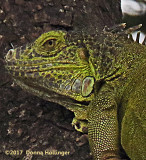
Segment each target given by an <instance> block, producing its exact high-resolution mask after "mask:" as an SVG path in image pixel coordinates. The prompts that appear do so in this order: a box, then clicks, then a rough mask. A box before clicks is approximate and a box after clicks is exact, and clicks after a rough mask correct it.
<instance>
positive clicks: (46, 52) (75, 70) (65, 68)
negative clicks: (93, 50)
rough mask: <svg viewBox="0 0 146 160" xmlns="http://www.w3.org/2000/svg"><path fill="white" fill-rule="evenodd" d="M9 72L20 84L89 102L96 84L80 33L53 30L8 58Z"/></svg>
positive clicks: (16, 50) (10, 51) (9, 52)
mask: <svg viewBox="0 0 146 160" xmlns="http://www.w3.org/2000/svg"><path fill="white" fill-rule="evenodd" d="M6 62H7V69H8V70H9V72H10V73H11V74H12V75H13V77H14V79H15V81H16V82H19V85H20V86H21V84H25V85H26V86H28V87H27V88H29V86H30V87H31V88H35V89H36V90H38V91H42V92H44V91H45V92H46V93H47V92H48V93H49V92H50V91H52V92H53V93H54V92H55V93H57V94H60V95H64V96H69V97H70V98H73V99H75V100H77V101H89V100H90V99H91V96H92V94H91V93H92V90H93V85H94V77H93V70H92V69H91V67H90V66H91V64H90V62H89V55H88V51H87V49H86V47H85V46H84V45H83V41H82V39H81V37H80V35H78V34H68V33H67V32H65V31H50V32H48V33H44V34H42V35H41V36H40V37H39V38H38V39H37V40H36V41H34V42H33V43H31V44H28V45H26V46H21V47H19V48H16V49H11V50H9V51H8V53H7V55H6Z"/></svg>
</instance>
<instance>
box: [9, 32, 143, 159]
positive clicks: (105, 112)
mask: <svg viewBox="0 0 146 160" xmlns="http://www.w3.org/2000/svg"><path fill="white" fill-rule="evenodd" d="M6 61H7V68H8V70H9V71H10V72H11V73H12V75H13V77H14V79H15V81H16V83H17V84H19V85H20V86H21V87H22V88H24V89H26V90H28V91H29V92H31V93H33V94H35V95H37V96H39V97H42V98H43V99H46V100H48V101H52V102H56V103H59V104H61V105H63V106H65V107H66V108H67V109H69V110H71V111H73V112H74V113H75V119H74V120H73V124H74V125H76V123H78V122H79V123H80V124H81V127H80V128H78V127H77V126H75V127H76V129H77V130H79V131H80V130H82V129H83V128H84V127H86V124H87V126H88V135H89V143H90V147H91V151H92V154H93V157H94V159H95V160H101V159H103V160H104V159H108V160H116V159H120V145H122V147H123V148H124V150H125V151H126V153H127V155H128V156H129V157H130V158H131V159H132V160H144V159H146V139H145V136H146V116H145V115H146V46H144V45H141V44H138V43H136V42H133V41H131V40H130V39H128V38H127V35H126V36H125V35H124V33H123V34H122V33H119V34H117V33H112V32H106V31H103V32H98V31H96V32H95V33H93V34H90V35H89V34H88V33H84V32H78V33H74V32H68V33H67V32H65V31H50V32H48V33H44V34H42V35H41V36H40V37H39V38H38V39H37V40H36V41H35V42H34V43H32V44H31V45H26V46H25V47H20V48H16V49H15V50H10V51H9V52H8V54H7V55H6ZM87 121H88V123H86V122H87ZM82 125H83V126H82Z"/></svg>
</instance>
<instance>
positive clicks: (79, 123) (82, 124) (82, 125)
mask: <svg viewBox="0 0 146 160" xmlns="http://www.w3.org/2000/svg"><path fill="white" fill-rule="evenodd" d="M87 123H88V122H87V121H83V120H78V119H77V118H74V119H73V120H72V126H74V128H75V129H76V130H77V131H79V132H83V133H88V127H87Z"/></svg>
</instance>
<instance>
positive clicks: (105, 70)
mask: <svg viewBox="0 0 146 160" xmlns="http://www.w3.org/2000/svg"><path fill="white" fill-rule="evenodd" d="M84 43H85V46H86V47H87V50H88V51H89V55H90V56H89V57H90V58H89V64H90V67H91V70H92V72H93V75H94V77H95V79H96V80H97V81H101V80H105V81H107V80H108V81H109V80H110V81H111V80H113V79H115V78H118V77H120V76H122V75H123V74H127V73H128V70H129V71H130V70H131V69H133V68H136V67H137V65H138V64H139V63H140V61H141V60H142V59H143V58H142V57H143V56H144V54H143V53H144V51H146V46H144V45H141V44H138V43H137V42H134V41H133V40H131V39H128V37H127V35H126V36H120V35H117V34H112V33H110V32H106V33H104V32H103V33H97V34H95V35H88V38H87V37H85V38H84Z"/></svg>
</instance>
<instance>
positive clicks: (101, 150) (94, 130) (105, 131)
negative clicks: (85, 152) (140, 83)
mask: <svg viewBox="0 0 146 160" xmlns="http://www.w3.org/2000/svg"><path fill="white" fill-rule="evenodd" d="M88 136H89V144H90V147H91V152H92V155H93V157H94V160H106V159H108V160H119V159H120V157H119V137H118V136H119V133H118V120H117V104H116V102H115V98H114V94H113V90H112V89H110V88H109V87H107V86H103V88H102V89H101V90H100V91H99V93H98V94H97V95H95V97H94V100H93V101H92V102H91V103H90V106H89V111H88Z"/></svg>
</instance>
